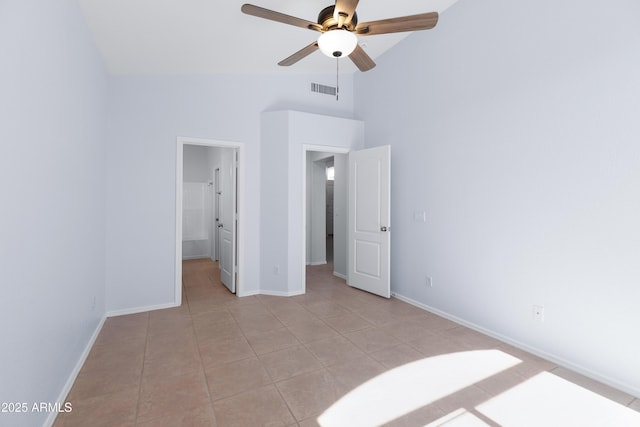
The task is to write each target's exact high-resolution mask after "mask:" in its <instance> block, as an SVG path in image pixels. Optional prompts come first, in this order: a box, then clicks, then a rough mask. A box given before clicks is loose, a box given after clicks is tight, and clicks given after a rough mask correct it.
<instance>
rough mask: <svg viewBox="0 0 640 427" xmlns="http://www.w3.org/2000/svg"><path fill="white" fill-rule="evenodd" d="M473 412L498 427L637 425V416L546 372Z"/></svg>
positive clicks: (627, 409) (620, 406)
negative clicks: (476, 412)
mask: <svg viewBox="0 0 640 427" xmlns="http://www.w3.org/2000/svg"><path fill="white" fill-rule="evenodd" d="M476 409H477V410H478V411H479V412H480V413H482V414H483V415H485V416H487V417H488V418H490V419H492V420H493V421H495V422H496V423H498V424H500V425H502V426H519V427H520V426H522V427H527V426H536V427H538V426H551V425H557V426H582V427H586V426H594V427H596V426H597V427H602V426H616V427H622V426H640V413H638V412H636V411H633V410H632V409H629V408H627V407H626V406H623V405H620V404H619V403H616V402H614V401H612V400H609V399H607V398H605V397H602V396H600V395H599V394H596V393H593V392H591V391H589V390H587V389H585V388H582V387H580V386H578V385H576V384H573V383H571V382H569V381H567V380H565V379H562V378H560V377H558V376H556V375H553V374H551V373H549V372H542V373H540V374H538V375H536V376H534V377H532V378H530V379H528V380H526V381H524V382H522V383H521V384H518V385H517V386H515V387H513V388H511V389H509V390H507V391H505V392H504V393H502V394H499V395H498V396H496V397H494V398H492V399H490V400H489V401H487V402H485V403H483V404H481V405H478V406H477V407H476Z"/></svg>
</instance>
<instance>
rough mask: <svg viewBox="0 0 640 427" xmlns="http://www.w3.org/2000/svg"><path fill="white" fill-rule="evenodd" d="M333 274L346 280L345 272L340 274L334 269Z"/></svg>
mask: <svg viewBox="0 0 640 427" xmlns="http://www.w3.org/2000/svg"><path fill="white" fill-rule="evenodd" d="M333 275H334V276H336V277H339V278H341V279H344V280H347V276H346V275H345V274H341V273H338V272H336V271H334V272H333ZM398 299H399V298H398Z"/></svg>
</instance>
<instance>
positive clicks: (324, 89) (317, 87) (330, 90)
mask: <svg viewBox="0 0 640 427" xmlns="http://www.w3.org/2000/svg"><path fill="white" fill-rule="evenodd" d="M337 91H338V90H337V88H335V87H333V86H325V85H321V84H320V83H311V92H317V93H322V94H324V95H331V96H336V94H337Z"/></svg>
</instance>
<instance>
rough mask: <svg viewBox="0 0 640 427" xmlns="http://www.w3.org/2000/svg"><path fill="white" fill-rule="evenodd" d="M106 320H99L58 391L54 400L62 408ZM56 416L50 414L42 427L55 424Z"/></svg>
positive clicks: (54, 413)
mask: <svg viewBox="0 0 640 427" xmlns="http://www.w3.org/2000/svg"><path fill="white" fill-rule="evenodd" d="M106 319H107V318H106V316H103V317H102V319H100V321H99V322H98V325H97V326H96V329H95V330H94V331H93V334H92V335H91V338H89V342H87V345H86V346H85V347H84V351H83V352H82V354H81V355H80V358H79V359H78V362H77V363H76V365H75V366H74V368H73V371H71V374H70V375H69V378H67V382H66V383H65V384H64V387H63V388H62V391H60V395H59V396H58V399H57V400H56V402H58V403H60V404H61V405H62V406H63V407H64V403H65V401H66V400H67V396H68V395H69V392H70V391H71V387H73V383H74V382H75V381H76V378H77V377H78V374H79V373H80V370H81V369H82V366H83V365H84V362H85V361H86V360H87V357H89V353H90V352H91V349H92V348H93V344H94V343H95V342H96V339H97V338H98V335H99V334H100V331H101V330H102V326H103V325H104V321H105V320H106ZM57 416H58V412H57V411H52V412H50V413H49V416H48V417H47V419H46V420H45V422H44V424H43V426H44V427H51V426H53V423H55V421H56V417H57Z"/></svg>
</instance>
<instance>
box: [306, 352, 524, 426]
mask: <svg viewBox="0 0 640 427" xmlns="http://www.w3.org/2000/svg"><path fill="white" fill-rule="evenodd" d="M518 363H521V360H520V359H517V358H515V357H513V356H511V355H509V354H506V353H504V352H502V351H499V350H474V351H466V352H460V353H450V354H444V355H440V356H434V357H430V358H425V359H421V360H418V361H415V362H412V363H408V364H406V365H403V366H400V367H398V368H395V369H392V370H389V371H387V372H385V373H383V374H381V375H379V376H377V377H375V378H373V379H371V380H369V381H367V382H366V383H364V384H362V385H360V386H359V387H357V388H356V389H354V390H352V391H351V392H349V393H348V394H346V395H345V396H344V397H342V398H341V399H340V400H338V401H337V402H336V403H334V404H333V405H332V406H331V407H330V408H329V409H327V410H326V411H325V412H324V413H323V414H322V415H320V417H318V423H319V424H320V425H321V426H323V427H330V426H344V425H349V426H352V427H357V426H374V425H382V424H384V423H387V422H389V421H392V420H394V419H396V418H400V417H402V416H404V415H406V414H408V413H411V412H413V411H415V410H416V409H419V408H421V407H423V406H426V405H429V404H430V403H433V402H435V401H437V400H439V399H442V398H443V397H446V396H448V395H451V394H453V393H455V392H457V391H459V390H462V389H464V388H466V387H469V386H471V385H472V384H474V383H476V382H478V381H481V380H483V379H485V378H489V377H491V376H493V375H495V374H497V373H499V372H502V371H504V370H506V369H509V368H511V367H512V366H515V365H517V364H518ZM458 425H460V424H458Z"/></svg>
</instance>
